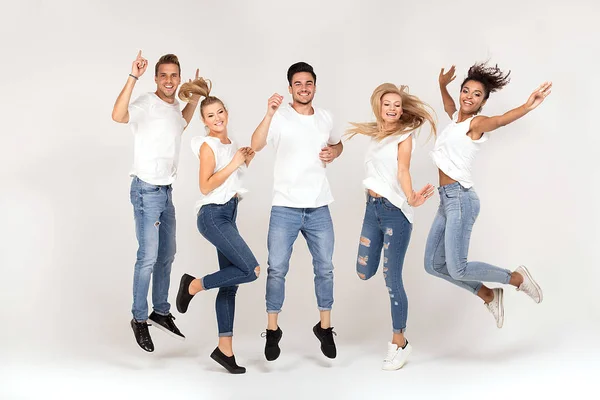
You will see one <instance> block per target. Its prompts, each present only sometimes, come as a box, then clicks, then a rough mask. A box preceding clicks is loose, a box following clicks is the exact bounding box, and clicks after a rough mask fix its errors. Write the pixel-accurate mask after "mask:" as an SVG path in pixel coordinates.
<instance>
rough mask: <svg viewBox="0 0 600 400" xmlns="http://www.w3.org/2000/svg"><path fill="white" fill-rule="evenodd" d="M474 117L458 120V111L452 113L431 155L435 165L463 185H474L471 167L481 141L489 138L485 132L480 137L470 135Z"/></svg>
mask: <svg viewBox="0 0 600 400" xmlns="http://www.w3.org/2000/svg"><path fill="white" fill-rule="evenodd" d="M472 119H473V117H471V118H469V119H467V120H464V121H463V122H457V120H458V111H457V112H455V113H454V115H452V122H450V124H449V125H448V126H446V128H445V129H444V130H443V131H442V133H441V134H439V135H438V137H437V139H436V141H435V146H434V147H433V150H432V151H431V153H430V155H431V158H432V159H433V162H434V163H435V165H436V166H437V167H438V168H439V169H441V170H442V172H444V173H445V174H446V175H448V176H449V177H450V178H452V179H454V180H455V181H458V182H459V183H460V184H461V185H462V186H463V187H465V188H467V189H468V188H470V187H472V186H473V179H472V177H471V168H472V166H473V160H474V159H475V156H476V155H477V153H478V152H479V147H480V145H481V143H483V142H485V141H487V140H488V135H487V134H485V133H484V134H483V136H481V138H480V139H478V140H473V139H471V138H470V137H469V136H468V135H467V132H469V129H470V127H471V120H472Z"/></svg>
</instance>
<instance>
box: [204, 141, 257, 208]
mask: <svg viewBox="0 0 600 400" xmlns="http://www.w3.org/2000/svg"><path fill="white" fill-rule="evenodd" d="M229 141H230V142H231V143H229V144H223V143H221V140H220V139H218V138H216V137H212V136H196V137H194V138H192V151H193V152H194V154H195V155H196V157H197V158H198V160H200V147H201V146H202V144H204V143H206V144H207V145H209V146H210V148H211V150H212V151H213V154H214V155H215V170H214V172H217V171H220V170H221V169H223V168H225V167H226V166H227V165H228V164H229V163H230V162H231V160H232V159H233V156H234V155H235V153H236V151H237V150H238V145H237V144H236V143H235V142H234V141H233V140H232V139H231V138H229ZM245 169H246V164H242V166H241V167H239V168H238V169H236V170H235V172H233V173H232V174H231V175H229V177H228V178H227V179H226V180H225V182H223V183H222V184H221V186H219V187H217V188H215V189H213V190H212V191H211V192H210V193H208V194H206V195H203V194H202V192H201V193H200V200H198V201H197V202H196V214H198V211H200V208H201V207H202V206H203V205H205V204H225V203H227V202H228V201H229V200H231V198H232V197H233V196H235V195H236V194H238V193H239V194H243V193H246V192H248V191H247V190H246V189H244V188H242V171H243V170H245Z"/></svg>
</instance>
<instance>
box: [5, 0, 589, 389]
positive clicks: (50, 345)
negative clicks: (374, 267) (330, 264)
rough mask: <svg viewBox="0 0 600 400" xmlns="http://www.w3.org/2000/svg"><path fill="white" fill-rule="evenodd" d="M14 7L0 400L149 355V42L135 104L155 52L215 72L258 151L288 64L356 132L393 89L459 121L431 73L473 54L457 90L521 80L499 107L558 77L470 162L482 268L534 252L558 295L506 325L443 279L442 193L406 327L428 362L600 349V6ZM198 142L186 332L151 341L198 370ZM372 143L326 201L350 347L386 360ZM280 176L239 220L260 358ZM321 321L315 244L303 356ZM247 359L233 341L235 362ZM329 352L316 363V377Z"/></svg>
mask: <svg viewBox="0 0 600 400" xmlns="http://www.w3.org/2000/svg"><path fill="white" fill-rule="evenodd" d="M3 9H4V12H3V14H4V18H3V19H4V20H5V21H4V22H3V23H2V24H0V33H1V35H0V37H1V39H0V40H1V41H2V50H3V62H2V63H1V64H0V68H1V71H2V76H3V78H4V79H3V87H4V92H3V94H4V95H3V96H2V97H3V100H2V102H3V106H2V110H3V118H2V122H3V127H2V129H1V132H2V146H1V147H0V151H2V158H1V159H2V168H1V169H0V173H1V176H0V178H1V181H2V183H3V189H2V190H1V191H0V206H1V207H2V210H4V213H3V218H2V229H1V230H0V232H1V235H2V238H1V240H0V268H1V274H0V276H1V278H0V299H1V300H2V301H1V303H0V304H3V307H2V311H3V312H2V317H1V319H2V322H1V323H0V326H1V327H2V329H0V360H1V361H0V365H2V366H3V368H4V369H3V371H5V372H6V371H9V370H11V371H13V375H10V374H9V375H6V374H4V375H3V374H1V373H0V393H1V392H2V387H4V388H9V389H7V390H9V392H7V393H10V394H12V395H14V396H15V397H14V398H24V397H17V396H18V395H17V394H15V393H21V392H20V391H19V389H18V388H17V387H16V386H14V385H16V383H15V382H17V381H18V378H14V379H12V378H11V379H12V380H11V382H12V384H13V386H11V384H10V382H9V378H4V379H6V380H5V382H4V383H2V380H3V378H2V376H5V377H11V376H12V377H14V376H16V375H14V371H15V369H14V366H16V365H21V366H23V369H22V370H23V371H25V370H26V369H27V368H33V367H34V366H36V365H37V366H40V365H45V366H47V368H48V371H51V370H52V368H53V365H54V364H53V363H55V362H58V361H59V360H60V361H63V362H66V361H65V360H80V361H81V360H83V361H81V362H86V361H90V360H99V359H103V360H106V363H107V364H110V363H111V362H115V363H117V364H118V363H119V361H115V360H117V359H119V356H120V355H122V354H128V352H134V351H135V350H132V349H133V348H134V347H135V346H137V345H136V344H135V342H134V340H133V335H132V333H131V330H130V327H129V319H130V312H129V310H130V306H131V282H132V275H133V264H134V261H135V252H136V249H137V242H136V240H135V234H134V225H133V211H132V206H131V204H130V203H129V193H128V192H129V184H130V178H129V177H128V171H129V167H130V165H131V162H132V147H133V146H132V143H133V142H132V136H131V133H130V130H129V129H128V127H126V126H124V125H119V124H116V123H114V122H113V121H112V120H111V118H110V115H111V110H112V106H113V104H114V101H115V99H116V97H117V95H118V93H119V91H120V90H121V88H122V86H123V84H124V83H125V80H126V78H127V74H128V73H129V72H130V66H131V62H132V61H133V59H134V58H135V55H136V53H137V51H138V50H139V49H141V50H142V51H143V55H144V56H145V57H146V58H147V59H148V60H149V62H150V66H151V68H149V69H148V71H147V72H146V74H145V75H144V76H143V77H142V78H141V79H140V81H139V83H138V84H137V86H136V88H135V91H134V96H133V97H134V98H135V97H137V96H138V95H139V94H141V93H143V92H145V91H154V90H155V84H154V81H153V79H152V75H153V73H152V72H153V71H152V70H153V66H154V63H155V62H156V60H157V59H158V57H160V56H161V55H162V54H165V53H169V52H172V53H175V54H177V55H178V56H179V58H180V61H181V64H182V75H183V78H185V79H186V80H187V79H188V78H190V77H192V76H193V73H194V71H195V69H196V68H200V71H201V74H202V75H203V76H205V77H207V78H209V79H211V80H212V81H213V84H214V85H213V92H214V94H215V95H216V96H219V97H220V98H221V99H223V100H224V102H225V103H226V105H227V106H228V108H229V112H230V134H231V135H232V136H234V137H235V138H236V139H237V140H238V141H239V142H241V143H242V144H249V141H250V136H251V134H252V132H253V130H254V128H255V127H256V125H257V124H258V123H259V122H260V120H261V119H262V117H263V115H264V112H265V108H266V100H267V98H268V97H269V96H270V95H271V94H272V93H274V92H278V93H280V94H284V95H285V97H286V101H287V100H289V98H290V96H289V94H288V93H287V81H286V71H287V68H288V67H289V65H291V64H292V63H294V62H296V61H300V60H303V61H307V62H309V63H310V64H312V65H313V66H314V68H315V71H316V73H317V76H318V80H317V94H316V97H315V102H314V103H315V105H317V106H320V107H323V108H327V109H329V110H331V111H332V113H333V115H334V117H335V122H336V125H337V126H336V129H340V130H342V129H345V128H346V127H347V124H348V122H349V121H366V120H370V119H371V118H372V115H371V111H370V105H369V96H370V95H371V92H372V90H373V89H374V88H375V86H377V85H378V84H380V83H382V82H393V83H396V84H407V85H409V86H410V89H411V92H412V93H413V94H416V95H417V96H419V97H421V98H422V99H423V100H425V101H426V102H428V103H430V104H431V105H432V106H433V108H434V109H435V111H436V112H437V116H438V121H439V126H440V128H443V126H444V125H445V124H447V123H448V118H447V116H445V114H444V112H443V107H442V102H441V98H440V95H439V90H438V85H437V75H438V72H439V69H440V68H441V67H443V66H445V67H446V68H448V67H449V66H450V65H451V64H456V66H457V79H456V81H455V82H453V83H452V84H451V86H450V91H451V93H452V94H453V96H457V95H458V91H459V84H460V82H461V81H462V78H464V76H465V74H466V71H467V69H468V67H469V66H470V65H471V64H473V63H474V62H475V61H483V60H486V59H490V60H491V62H493V63H498V64H499V65H500V67H501V68H503V69H511V70H512V71H513V72H512V75H511V77H512V82H511V83H510V84H509V85H508V86H507V87H506V88H505V89H504V90H502V91H501V92H499V93H497V94H493V95H492V96H491V98H490V100H489V102H488V105H487V106H486V107H485V108H484V113H485V114H486V115H491V114H496V113H502V112H504V111H506V110H508V109H510V108H512V107H515V106H518V105H520V104H522V103H523V102H524V101H525V100H526V99H527V97H528V96H529V94H530V93H531V91H532V90H533V89H534V88H536V87H537V86H538V85H539V84H540V83H542V82H543V81H545V80H552V81H553V82H554V88H553V93H552V95H551V96H550V97H549V98H548V99H547V100H546V102H545V103H544V104H542V105H541V106H540V107H539V108H538V109H536V110H535V111H534V112H532V113H531V114H529V115H527V116H526V117H524V118H523V119H522V120H519V121H517V122H515V123H513V124H511V125H510V126H508V127H505V128H502V129H500V130H499V131H497V132H494V133H493V134H492V135H493V138H492V140H490V141H489V142H487V143H486V145H485V146H484V148H483V151H482V152H481V153H480V155H479V158H478V160H477V161H476V164H475V173H474V178H475V182H476V190H477V192H478V194H479V196H480V198H481V202H482V208H481V214H480V217H479V220H478V222H477V224H476V225H475V229H474V232H473V238H472V242H471V251H470V257H471V258H472V259H477V260H482V261H486V262H490V263H493V264H497V265H500V266H503V267H506V268H510V269H514V268H516V266H518V265H519V264H520V263H523V264H526V265H528V266H529V268H530V270H531V271H532V272H533V274H534V276H535V277H536V279H537V280H538V281H539V283H540V285H541V286H542V288H543V290H544V302H543V303H542V304H541V305H536V304H534V303H533V302H532V301H531V300H530V299H528V298H527V297H526V296H525V295H523V294H520V293H516V292H513V291H512V290H509V289H507V292H506V296H505V307H506V321H505V326H504V328H503V329H502V330H498V329H496V328H495V325H494V321H493V317H492V316H491V315H489V314H488V313H487V311H486V310H485V308H484V307H483V306H482V305H481V302H480V301H479V300H478V299H477V298H475V297H473V296H472V295H470V294H468V293H467V292H466V291H463V290H460V289H458V288H456V287H454V286H451V285H449V284H447V283H446V282H444V281H441V280H438V279H436V278H434V277H431V276H429V275H427V274H426V273H425V271H424V269H423V261H422V258H423V251H424V245H425V239H426V235H427V232H428V229H429V227H430V224H431V222H432V220H433V217H434V213H435V210H436V208H437V205H438V198H437V194H436V196H435V197H434V198H433V199H432V200H430V201H429V202H428V203H427V204H426V205H424V206H423V207H421V208H419V209H417V212H416V218H415V224H414V229H413V236H412V240H411V244H410V247H409V251H408V254H407V257H406V262H405V269H404V280H405V286H406V289H407V292H408V296H409V303H410V306H409V320H408V331H407V337H408V338H409V339H410V340H411V341H412V342H413V345H414V346H415V347H416V348H418V349H420V351H421V352H428V354H429V355H430V356H431V358H432V359H435V358H436V355H439V354H448V353H447V351H448V349H453V351H454V350H456V349H459V350H458V353H452V354H454V356H453V357H458V358H460V355H461V353H469V352H470V353H469V354H471V355H473V354H486V356H489V357H492V358H493V357H494V356H495V355H496V354H501V353H502V354H503V353H507V354H508V353H510V354H515V353H527V352H530V351H534V350H535V351H541V352H544V351H547V352H550V353H551V352H552V351H553V350H552V349H554V348H557V347H558V348H561V347H563V346H567V344H569V345H571V346H575V347H574V348H573V349H574V350H573V352H572V354H585V353H586V352H587V351H589V349H590V347H589V346H597V344H596V345H594V343H596V341H595V340H592V339H594V337H597V334H595V335H594V333H593V332H594V330H595V329H598V327H599V326H600V318H599V311H600V307H599V305H598V301H597V290H596V287H597V284H598V279H599V278H600V272H599V269H598V260H597V251H596V249H597V246H598V243H600V230H599V228H598V226H599V225H600V212H599V211H598V207H597V206H596V203H597V199H598V196H599V195H600V190H599V189H598V185H597V182H596V181H597V174H598V171H599V169H598V166H597V163H598V148H599V146H600V138H599V135H598V134H597V124H596V118H595V115H596V112H597V110H598V108H599V107H600V102H599V101H598V97H597V93H598V89H599V88H600V86H599V85H598V80H597V76H596V75H597V73H596V66H597V61H598V56H597V48H598V39H599V38H600V31H599V29H598V27H597V22H596V16H597V15H599V14H600V6H599V5H598V3H596V2H594V1H592V0H589V1H584V0H579V1H571V2H569V5H568V8H566V5H565V4H564V3H557V4H549V3H548V2H545V1H537V0H536V1H527V2H524V1H516V0H505V1H503V2H496V3H491V2H477V3H473V2H471V1H467V0H456V1H453V2H444V3H441V2H437V1H432V0H422V1H420V2H418V4H417V2H410V3H409V2H392V1H385V2H384V1H374V0H371V1H358V0H346V1H343V2H342V1H340V2H325V1H320V2H315V1H304V2H284V1H255V2H244V1H232V2H217V1H210V2H209V1H180V2H157V1H129V2H126V3H125V2H117V1H114V0H106V1H102V2H100V1H98V2H79V1H68V0H63V1H56V2H43V1H26V2H22V3H20V4H17V3H16V2H11V3H10V4H9V3H8V2H3ZM427 133H428V132H427V131H424V132H423V133H422V134H421V136H420V137H419V142H418V147H417V151H416V152H415V154H414V157H413V162H412V166H411V171H412V176H413V181H414V183H415V186H417V187H422V186H423V185H424V184H425V183H432V184H437V171H436V169H435V167H434V166H433V164H432V163H431V161H430V160H429V157H428V152H429V150H430V149H431V148H432V146H433V141H432V140H430V141H427V140H426V139H427ZM202 134H204V130H203V125H202V123H201V121H200V120H199V117H198V114H196V115H195V116H194V119H193V122H192V123H191V125H190V127H189V128H188V129H187V130H186V132H185V133H184V138H183V144H182V153H181V163H180V173H179V176H178V180H177V182H176V183H175V184H174V202H175V207H176V210H177V224H178V227H177V245H178V251H177V256H176V260H175V263H174V266H173V273H172V289H171V294H170V299H171V303H172V304H173V311H174V314H175V315H176V316H177V323H178V324H179V326H180V328H181V329H182V331H183V332H184V333H185V334H186V335H187V336H188V340H187V341H186V342H185V344H184V345H179V344H178V345H177V346H178V347H174V346H176V345H175V344H172V341H171V340H170V339H163V338H161V337H159V335H161V334H160V333H154V336H153V337H154V338H155V344H156V346H157V353H159V354H160V352H161V351H163V352H164V351H165V350H164V349H165V348H166V349H169V351H171V353H169V355H178V356H182V355H186V354H188V355H189V354H190V351H193V352H194V353H193V356H194V357H197V358H196V359H194V361H195V362H196V364H194V365H196V366H198V365H202V364H206V363H208V362H210V361H207V358H206V355H207V354H208V353H209V352H210V350H211V349H212V347H213V346H214V344H215V343H216V323H215V317H214V296H215V293H214V292H211V293H203V294H201V295H200V296H198V298H195V299H194V301H193V303H192V304H191V307H190V311H188V313H187V314H186V315H185V316H179V314H178V313H176V310H175V307H174V299H175V295H176V288H177V283H178V281H179V277H180V276H181V274H182V273H184V272H188V273H191V274H194V275H196V276H200V275H202V274H205V273H208V272H210V271H213V270H215V269H216V268H217V263H216V252H215V250H214V248H213V247H212V246H211V245H210V244H209V243H208V242H207V241H206V240H205V239H204V238H202V236H201V235H200V234H199V233H198V231H197V228H196V220H195V215H194V212H193V205H194V202H195V201H196V198H197V195H198V187H197V162H196V159H195V157H194V155H193V154H192V152H191V150H190V147H189V143H190V140H191V138H192V137H193V136H196V135H202ZM365 144H366V140H365V139H364V138H355V139H353V140H351V141H349V142H347V143H345V150H344V153H343V155H342V156H341V158H339V159H338V160H336V161H335V162H334V163H333V164H332V165H330V166H328V176H329V179H330V182H331V186H332V190H333V193H334V196H335V198H336V201H335V203H333V204H332V206H331V212H332V217H333V221H334V226H335V231H336V251H335V255H334V263H335V267H336V270H335V304H334V311H333V313H332V318H333V325H334V326H335V330H336V331H337V332H338V334H339V336H338V343H339V353H340V354H341V355H342V354H343V353H344V348H343V345H344V344H347V345H348V346H353V345H354V346H358V347H359V348H360V347H362V348H363V349H365V350H364V351H365V352H374V353H376V356H377V357H378V358H381V357H383V351H384V349H385V341H386V340H389V337H390V330H391V321H390V316H389V298H388V296H387V294H386V290H385V287H384V286H385V285H384V283H383V278H382V277H381V276H380V275H378V276H376V277H374V278H373V279H372V280H370V281H368V282H363V281H360V280H359V279H358V278H357V277H356V274H355V272H354V271H355V257H356V251H357V247H358V237H359V233H360V227H361V223H362V217H363V212H364V196H363V194H362V189H361V180H362V172H363V169H362V168H363V166H362V160H363V156H364V147H365ZM272 168H273V152H272V150H271V149H269V148H267V149H265V150H264V151H262V152H260V153H259V154H258V155H257V157H256V158H255V160H254V162H253V165H252V166H251V169H250V171H249V173H248V174H247V178H246V186H247V187H248V189H250V193H249V194H248V195H247V196H246V198H245V199H244V201H243V202H242V203H241V205H240V210H239V214H238V215H239V217H238V221H239V222H238V225H239V228H240V230H241V232H242V235H243V236H244V237H245V239H246V240H247V242H248V244H249V245H250V247H251V248H252V249H253V251H254V252H255V255H256V257H257V259H258V260H259V261H260V262H261V264H262V266H263V274H261V277H260V279H259V280H258V281H256V282H255V283H253V284H250V285H245V286H243V287H242V288H241V289H240V291H239V292H238V303H237V317H236V331H235V332H236V338H239V339H238V340H240V339H243V338H246V339H247V340H248V347H251V348H252V351H253V352H255V353H256V354H257V357H259V355H260V352H261V351H262V346H263V341H262V340H263V339H260V337H259V333H260V332H261V331H262V330H264V327H265V324H266V315H265V313H264V309H265V307H264V291H265V278H266V273H265V272H266V259H267V251H266V235H267V227H268V217H269V211H270V199H271V187H272V180H273V179H272V172H273V171H272ZM317 319H318V313H317V311H316V301H315V299H314V289H313V284H312V266H311V264H310V257H309V253H308V251H307V248H306V244H305V242H304V240H303V239H302V238H299V239H298V241H297V242H296V246H295V250H294V254H293V257H292V262H291V270H290V273H289V275H288V284H287V297H286V302H285V305H284V311H283V313H282V314H281V317H280V325H281V327H282V328H283V330H284V332H285V333H286V338H285V340H288V343H289V344H288V346H290V347H291V348H292V349H294V350H293V351H296V352H298V353H302V352H304V351H307V350H305V349H308V348H310V349H311V351H312V350H313V348H316V347H317V343H316V341H315V339H314V338H310V336H311V335H312V334H311V333H310V328H311V326H312V325H314V323H315V322H316V321H317ZM294 346H295V347H294ZM161 348H162V349H163V350H161ZM190 349H191V350H190ZM597 350H598V348H597V347H595V348H594V351H597ZM196 351H197V353H195V352H196ZM248 351H250V350H248ZM134 354H135V356H134V357H137V358H139V359H143V357H149V356H145V355H143V354H141V353H140V354H137V353H134ZM243 354H244V353H243V350H241V349H238V358H240V357H242V358H243V357H244V356H243ZM317 357H319V355H318V354H316V353H315V358H314V359H315V360H317ZM474 357H476V356H474ZM257 359H258V358H257ZM43 360H46V361H43ZM111 360H112V361H111ZM168 360H170V358H169V357H165V358H163V361H164V362H170V361H168ZM90 362H92V361H90ZM257 362H258V361H257ZM319 362H320V361H319ZM319 362H316V361H315V362H314V363H315V364H316V365H314V366H312V368H319V365H320V364H319ZM416 364H418V362H417V361H414V362H413V364H412V366H413V368H414V367H416ZM77 365H80V364H77ZM11 366H13V367H11ZM360 367H361V368H363V369H367V368H377V367H378V364H374V365H369V366H365V365H362V366H360ZM11 368H12V369H11ZM534 368H537V367H534ZM75 369H76V367H73V370H75ZM255 370H256V368H255ZM40 371H42V370H40ZM24 374H25V373H24ZM40 374H43V372H40ZM540 374H542V375H541V376H542V377H543V376H544V375H543V371H542V372H540ZM19 376H20V375H19ZM293 376H294V375H293V374H291V375H289V376H286V379H292V378H293ZM158 379H160V378H158ZM6 384H8V385H6ZM24 393H25V392H22V394H21V395H22V396H26V394H24ZM10 398H12V397H10Z"/></svg>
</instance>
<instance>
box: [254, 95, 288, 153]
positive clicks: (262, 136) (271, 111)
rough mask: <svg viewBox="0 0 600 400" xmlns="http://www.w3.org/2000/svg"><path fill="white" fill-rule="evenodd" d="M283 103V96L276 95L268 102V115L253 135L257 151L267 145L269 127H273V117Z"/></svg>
mask: <svg viewBox="0 0 600 400" xmlns="http://www.w3.org/2000/svg"><path fill="white" fill-rule="evenodd" d="M281 102H283V96H280V95H279V94H277V93H275V94H273V96H271V97H269V101H268V102H267V113H266V114H265V117H264V118H263V120H262V121H260V124H259V125H258V126H257V127H256V129H255V130H254V133H253V134H252V140H251V144H250V145H251V146H252V148H253V149H254V150H255V151H261V150H262V149H263V148H264V147H265V146H266V145H267V136H268V134H269V127H270V126H271V121H272V120H273V115H275V111H277V109H278V108H279V106H280V105H281Z"/></svg>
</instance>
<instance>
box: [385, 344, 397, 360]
mask: <svg viewBox="0 0 600 400" xmlns="http://www.w3.org/2000/svg"><path fill="white" fill-rule="evenodd" d="M398 350H400V348H399V347H398V348H396V349H395V350H394V349H392V348H388V352H387V354H386V356H385V358H384V359H383V361H392V360H393V359H394V357H395V356H396V354H397V353H398Z"/></svg>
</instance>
